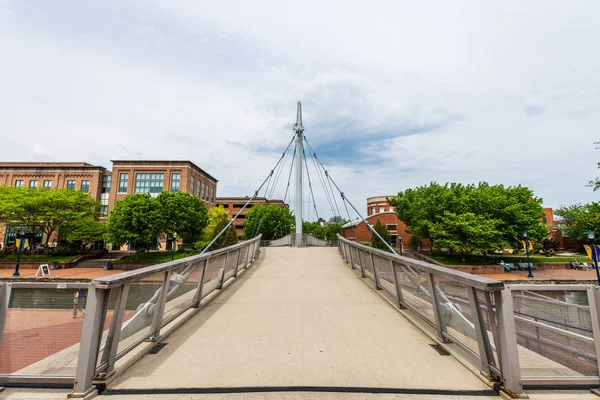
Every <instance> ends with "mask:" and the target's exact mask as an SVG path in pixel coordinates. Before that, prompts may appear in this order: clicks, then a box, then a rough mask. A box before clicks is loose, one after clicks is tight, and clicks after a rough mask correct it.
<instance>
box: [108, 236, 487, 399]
mask: <svg viewBox="0 0 600 400" xmlns="http://www.w3.org/2000/svg"><path fill="white" fill-rule="evenodd" d="M165 342H167V343H168V344H167V345H166V346H165V347H164V348H163V349H162V350H161V351H160V352H159V353H158V354H147V355H145V356H144V357H142V358H141V359H140V360H139V361H138V362H137V363H136V364H134V365H133V366H132V367H130V368H129V369H128V370H126V371H124V373H123V374H122V375H120V376H119V377H117V378H116V380H115V381H114V382H112V383H110V384H109V387H108V389H109V390H107V392H105V393H104V394H103V396H102V397H104V396H107V397H113V398H114V397H115V396H118V395H124V394H142V393H144V394H146V396H147V395H151V393H146V392H142V391H145V390H150V389H152V390H154V389H157V390H158V392H156V397H154V398H171V396H173V397H172V398H183V397H181V395H182V394H184V393H185V394H186V396H189V395H190V394H191V393H201V392H202V390H204V389H206V388H247V387H257V386H265V387H290V386H310V387H315V386H323V387H342V388H356V387H368V388H396V389H406V395H407V396H409V397H405V396H404V395H403V396H402V397H401V398H413V397H412V396H416V397H415V398H433V397H432V396H431V395H432V394H434V393H436V392H435V391H437V390H440V391H450V392H448V393H446V395H447V396H448V397H445V398H461V399H470V398H471V397H472V396H473V398H478V399H482V398H487V395H486V394H485V393H477V392H475V391H486V390H489V388H488V387H487V386H486V385H484V384H483V382H482V381H481V380H479V379H478V378H477V377H476V376H475V375H473V374H472V373H471V372H470V371H468V370H467V369H466V368H465V367H464V366H463V365H462V364H460V363H459V362H458V361H457V360H456V359H454V358H453V357H451V356H441V355H440V354H438V353H437V352H436V351H435V349H433V348H432V347H431V346H430V344H432V343H433V342H432V341H431V340H430V339H429V338H428V337H427V336H426V335H425V334H423V333H422V332H421V331H420V330H419V329H417V328H416V327H414V326H413V325H412V324H411V323H410V322H409V321H408V320H406V319H405V318H404V317H403V316H402V315H401V314H399V313H398V312H397V311H396V310H395V309H394V308H393V307H392V306H390V305H389V304H388V303H387V302H386V301H385V300H384V299H382V298H381V296H379V295H378V294H377V293H375V292H374V290H372V289H370V288H369V287H368V286H367V285H365V284H364V283H363V282H361V280H360V279H359V278H358V277H357V275H355V274H354V273H353V272H352V271H351V270H350V269H349V268H348V267H347V266H346V265H345V264H344V262H343V261H342V258H341V257H340V255H339V254H338V249H337V248H316V247H311V248H289V247H281V248H264V249H261V256H260V258H259V259H258V261H257V262H256V263H255V264H254V265H253V266H252V267H251V268H250V270H248V271H246V272H245V273H244V274H242V275H241V276H240V278H239V279H238V280H236V281H235V282H234V283H233V284H232V286H231V287H230V288H228V289H227V290H225V291H223V292H222V293H221V294H220V296H218V297H217V298H216V299H214V300H213V301H212V302H210V303H209V304H207V305H206V306H203V309H202V310H201V311H200V312H199V313H198V314H196V315H195V316H194V317H192V318H191V319H190V320H189V321H188V322H187V323H186V324H184V325H183V326H182V327H180V328H179V329H178V330H177V331H176V332H174V333H173V334H172V335H170V336H169V337H168V338H167V339H165ZM415 389H421V390H423V391H424V393H423V394H424V396H421V395H418V394H414V393H413V394H411V391H414V392H416V393H418V392H419V390H415ZM458 391H467V392H466V393H459V392H458ZM471 391H474V392H473V393H469V392H471ZM159 394H160V395H159ZM169 394H171V395H170V396H168V395H169ZM321 394H322V395H319V394H316V397H314V398H317V397H319V398H333V397H331V394H330V395H325V394H324V393H321ZM427 394H429V395H427ZM440 394H441V395H443V393H440ZM273 395H275V397H268V398H290V397H288V396H289V394H288V395H286V396H282V393H280V394H279V395H277V394H271V396H273ZM306 395H307V393H304V394H298V396H300V397H294V398H305V397H302V396H306ZM313 395H315V394H313ZM475 395H478V396H477V397H474V396H475ZM482 395H483V397H482ZM488 395H489V393H488ZM266 396H267V395H266V394H262V395H261V396H260V397H256V398H267V397H266ZM335 396H346V395H342V394H336V395H335ZM351 396H354V395H351ZM365 396H367V395H365V394H363V395H362V396H361V397H356V398H367V397H365ZM118 397H120V396H118ZM185 398H191V397H185ZM194 398H195V397H194ZM223 398H230V397H223ZM244 398H246V397H244ZM252 398H255V397H252ZM335 398H350V397H335ZM352 398H355V397H352ZM368 398H370V397H368ZM394 398H397V397H394ZM490 398H492V397H490ZM493 398H498V397H495V396H494V397H493Z"/></svg>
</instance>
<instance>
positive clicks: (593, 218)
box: [554, 203, 600, 240]
mask: <svg viewBox="0 0 600 400" xmlns="http://www.w3.org/2000/svg"><path fill="white" fill-rule="evenodd" d="M554 214H556V215H557V216H559V217H560V218H561V221H560V225H561V230H562V232H563V234H564V235H565V237H568V238H569V239H572V240H584V239H586V237H587V232H588V231H589V230H591V231H592V232H594V233H595V234H596V237H598V236H599V235H600V203H589V204H574V205H571V206H565V207H559V208H557V209H556V210H554Z"/></svg>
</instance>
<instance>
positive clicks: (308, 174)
mask: <svg viewBox="0 0 600 400" xmlns="http://www.w3.org/2000/svg"><path fill="white" fill-rule="evenodd" d="M302 156H303V157H304V165H306V176H307V177H308V187H309V189H310V194H311V195H312V200H313V207H314V208H315V215H316V216H317V221H318V220H319V211H317V202H316V201H315V193H314V192H313V188H312V182H311V181H310V173H309V172H308V161H306V152H305V151H304V149H302Z"/></svg>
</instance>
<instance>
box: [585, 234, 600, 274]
mask: <svg viewBox="0 0 600 400" xmlns="http://www.w3.org/2000/svg"><path fill="white" fill-rule="evenodd" d="M587 237H588V239H590V250H592V261H593V262H594V267H595V268H596V277H597V278H598V285H600V272H598V253H596V245H595V244H594V239H595V237H596V235H594V232H592V231H591V230H589V231H588V232H587Z"/></svg>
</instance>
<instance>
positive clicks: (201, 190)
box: [199, 182, 206, 200]
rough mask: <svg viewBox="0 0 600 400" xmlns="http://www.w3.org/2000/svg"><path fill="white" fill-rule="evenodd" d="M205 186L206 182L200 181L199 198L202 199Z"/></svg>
mask: <svg viewBox="0 0 600 400" xmlns="http://www.w3.org/2000/svg"><path fill="white" fill-rule="evenodd" d="M205 186H206V184H205V183H204V182H202V183H201V185H200V196H199V197H200V198H201V199H203V200H204V190H205V189H204V187H205Z"/></svg>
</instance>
